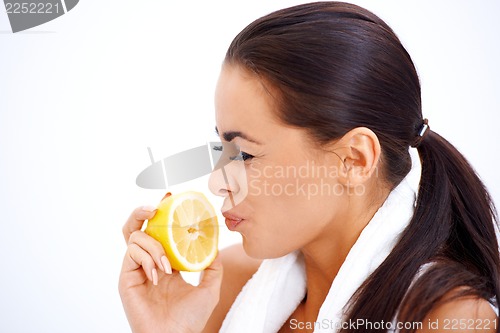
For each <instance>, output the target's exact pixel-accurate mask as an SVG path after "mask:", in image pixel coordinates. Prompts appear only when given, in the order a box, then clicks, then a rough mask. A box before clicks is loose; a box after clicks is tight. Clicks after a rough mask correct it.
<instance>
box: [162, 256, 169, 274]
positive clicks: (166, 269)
mask: <svg viewBox="0 0 500 333" xmlns="http://www.w3.org/2000/svg"><path fill="white" fill-rule="evenodd" d="M160 260H161V264H162V265H163V271H164V272H165V273H167V274H172V267H171V266H170V263H169V262H168V260H167V257H165V256H163V257H161V259H160Z"/></svg>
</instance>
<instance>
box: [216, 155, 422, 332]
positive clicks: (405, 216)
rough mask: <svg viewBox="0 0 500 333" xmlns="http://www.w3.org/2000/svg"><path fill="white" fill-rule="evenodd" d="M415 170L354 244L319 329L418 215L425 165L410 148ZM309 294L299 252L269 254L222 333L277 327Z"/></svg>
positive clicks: (335, 316) (339, 314)
mask: <svg viewBox="0 0 500 333" xmlns="http://www.w3.org/2000/svg"><path fill="white" fill-rule="evenodd" d="M410 155H411V157H412V170H411V171H410V173H409V174H408V175H407V176H406V178H405V179H404V180H403V181H402V182H401V183H400V184H399V185H398V186H397V187H396V188H395V189H394V190H393V191H392V192H391V193H390V194H389V196H388V198H387V200H386V201H385V203H384V204H383V205H382V207H380V208H379V210H378V211H377V212H376V213H375V215H374V216H373V218H372V219H371V220H370V222H369V223H368V225H367V226H366V227H365V228H364V229H363V231H362V232H361V234H360V236H359V238H358V240H357V241H356V243H355V244H354V245H353V247H352V248H351V250H350V251H349V254H348V255H347V257H346V259H345V261H344V263H343V264H342V266H341V268H340V270H339V272H338V274H337V276H336V277H335V279H334V280H333V283H332V285H331V287H330V291H329V292H328V295H327V297H326V299H325V301H324V303H323V304H322V306H321V308H320V311H319V314H318V318H317V320H316V325H315V330H314V332H315V333H326V332H336V331H338V328H339V327H340V324H341V320H342V318H343V315H344V313H343V309H344V307H345V305H346V304H347V302H348V301H349V299H350V298H351V296H352V295H353V294H354V292H355V291H356V290H357V289H358V288H359V287H360V286H361V284H362V283H363V281H365V280H366V278H367V277H368V276H369V275H370V274H371V273H372V272H373V271H374V270H375V269H376V268H377V267H378V266H379V265H380V264H381V263H382V262H383V261H384V260H385V258H386V257H387V256H388V254H389V253H390V252H391V251H392V249H393V247H394V245H395V244H396V241H397V240H398V238H399V235H400V234H401V232H402V231H403V230H404V229H405V228H406V226H407V225H408V223H409V222H410V219H411V217H412V215H413V211H414V205H415V199H416V193H417V190H418V184H419V181H420V173H421V165H420V159H419V156H418V152H417V151H416V149H410ZM305 294H306V274H305V267H304V261H303V258H302V255H301V254H300V252H294V253H290V254H288V255H286V256H284V257H281V258H277V259H268V260H264V261H263V262H262V264H261V266H260V268H259V270H258V271H257V272H256V273H255V274H254V276H253V277H252V278H251V279H250V280H249V281H248V282H247V284H246V285H245V286H244V287H243V289H242V291H241V292H240V294H239V295H238V297H237V298H236V300H235V302H234V304H233V305H232V307H231V309H230V311H229V312H228V314H227V316H226V318H225V320H224V322H223V324H222V328H221V330H220V332H221V333H235V332H238V333H259V332H262V333H275V332H277V331H278V330H279V329H280V328H281V327H282V326H283V324H284V323H285V322H286V321H287V319H288V318H289V317H290V315H291V314H292V313H293V312H294V310H295V309H296V308H297V306H298V305H299V304H300V302H301V301H302V299H303V298H304V296H305Z"/></svg>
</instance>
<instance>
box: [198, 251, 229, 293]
mask: <svg viewBox="0 0 500 333" xmlns="http://www.w3.org/2000/svg"><path fill="white" fill-rule="evenodd" d="M222 273H223V267H222V260H221V259H220V256H219V255H217V257H216V258H215V260H214V261H213V262H212V263H211V264H210V266H208V267H207V268H206V269H205V270H204V271H203V272H202V275H201V280H200V284H199V286H200V287H202V288H207V289H210V291H211V292H212V293H213V294H214V295H219V293H220V287H221V282H222Z"/></svg>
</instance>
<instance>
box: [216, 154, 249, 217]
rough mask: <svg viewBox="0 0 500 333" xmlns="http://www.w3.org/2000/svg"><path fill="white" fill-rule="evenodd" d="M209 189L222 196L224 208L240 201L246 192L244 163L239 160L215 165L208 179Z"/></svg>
mask: <svg viewBox="0 0 500 333" xmlns="http://www.w3.org/2000/svg"><path fill="white" fill-rule="evenodd" d="M208 187H209V189H210V191H211V192H212V193H213V194H215V195H218V196H221V197H224V198H225V199H226V200H225V204H224V210H227V209H231V208H232V207H234V206H236V205H237V204H239V203H240V202H242V201H243V200H244V199H245V197H246V196H247V194H248V185H247V177H246V170H245V165H244V164H243V163H242V162H241V161H231V162H230V163H227V164H225V163H223V164H220V165H217V166H216V168H215V170H214V171H212V173H211V174H210V178H209V180H208Z"/></svg>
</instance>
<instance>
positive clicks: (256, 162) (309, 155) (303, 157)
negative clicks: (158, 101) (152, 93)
mask: <svg viewBox="0 0 500 333" xmlns="http://www.w3.org/2000/svg"><path fill="white" fill-rule="evenodd" d="M266 88H267V89H266ZM269 88H270V87H264V85H263V83H262V81H261V80H259V79H258V78H257V76H255V75H253V74H251V73H249V72H247V71H246V70H244V69H242V68H241V67H239V66H233V65H227V64H226V65H224V67H223V69H222V72H221V75H220V78H219V82H218V86H217V90H216V96H215V108H216V124H217V131H218V133H219V135H220V138H221V141H222V142H223V158H221V160H222V162H220V163H219V165H218V168H217V169H216V170H215V171H214V172H213V173H212V175H211V177H210V184H209V186H210V189H211V191H212V192H213V193H215V194H216V195H221V196H224V197H225V200H224V204H223V207H222V212H223V215H224V216H225V217H226V224H227V226H228V228H229V229H231V230H234V231H237V232H239V233H241V235H242V236H243V246H244V248H245V250H246V252H247V253H248V254H249V255H251V256H253V257H256V258H273V257H279V256H282V255H285V254H287V253H289V252H291V251H294V250H297V249H300V248H303V247H304V246H306V245H307V244H309V243H311V242H313V241H315V240H317V239H320V238H321V237H322V236H324V235H327V234H331V232H329V231H330V230H336V229H338V228H340V227H341V226H340V225H339V223H338V222H337V221H342V217H343V215H344V214H345V211H346V209H347V206H348V202H347V201H346V200H347V199H346V198H347V197H348V196H346V195H345V193H344V191H346V188H345V187H344V186H341V184H340V183H339V182H338V176H337V174H338V172H337V171H338V169H337V168H338V167H339V162H340V161H339V158H338V157H337V156H336V155H335V154H333V153H328V152H326V151H325V150H322V149H320V148H318V147H316V146H315V145H314V144H313V142H312V141H311V139H310V138H309V136H308V135H307V134H306V132H305V131H304V130H303V129H297V128H293V127H290V126H287V125H285V124H283V123H282V122H280V121H279V120H278V119H277V117H276V105H275V104H274V99H273V97H272V96H271V93H270V92H269V90H268V89H269ZM330 151H331V150H330ZM223 161H226V162H223ZM334 232H335V231H334Z"/></svg>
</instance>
